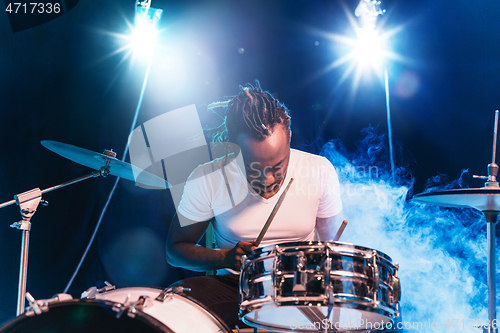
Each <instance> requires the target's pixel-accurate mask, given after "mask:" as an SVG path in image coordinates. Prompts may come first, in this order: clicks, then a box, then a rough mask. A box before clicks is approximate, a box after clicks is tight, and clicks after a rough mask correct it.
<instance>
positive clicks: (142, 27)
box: [131, 0, 163, 57]
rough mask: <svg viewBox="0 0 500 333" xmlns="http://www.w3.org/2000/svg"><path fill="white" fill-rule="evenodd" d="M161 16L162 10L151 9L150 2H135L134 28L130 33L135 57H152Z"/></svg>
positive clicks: (144, 0) (148, 0)
mask: <svg viewBox="0 0 500 333" xmlns="http://www.w3.org/2000/svg"><path fill="white" fill-rule="evenodd" d="M162 14H163V10H162V9H157V8H151V0H142V1H141V0H138V1H137V3H136V6H135V22H134V28H133V29H132V33H131V44H132V45H131V47H132V48H133V50H134V53H135V54H136V55H139V56H143V57H151V56H152V54H153V51H154V49H155V46H156V39H157V37H158V28H159V25H160V20H161V16H162Z"/></svg>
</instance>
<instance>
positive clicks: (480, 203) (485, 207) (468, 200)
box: [412, 187, 500, 211]
mask: <svg viewBox="0 0 500 333" xmlns="http://www.w3.org/2000/svg"><path fill="white" fill-rule="evenodd" d="M412 201H415V202H418V203H427V204H435V205H439V206H447V207H470V208H476V209H479V210H481V211H500V187H482V188H464V189H458V190H447V191H439V192H429V193H421V194H417V195H416V196H414V197H413V199H412Z"/></svg>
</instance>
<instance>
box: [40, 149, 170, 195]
mask: <svg viewBox="0 0 500 333" xmlns="http://www.w3.org/2000/svg"><path fill="white" fill-rule="evenodd" d="M41 143H42V145H43V146H44V147H45V148H47V149H49V150H51V151H53V152H54V153H56V154H58V155H61V156H62V157H64V158H67V159H69V160H71V161H73V162H76V163H78V164H81V165H84V166H86V167H89V168H92V169H94V170H100V169H101V168H102V167H103V166H105V165H106V161H107V160H109V174H111V175H113V176H117V177H120V178H125V179H128V180H131V181H133V182H137V183H140V184H143V185H147V186H152V187H155V188H170V187H171V185H170V184H169V183H168V182H167V181H166V180H164V179H163V178H160V177H158V176H155V175H153V174H151V173H149V172H147V171H144V170H142V169H141V168H138V167H136V166H134V165H132V164H129V163H126V162H123V161H120V160H118V159H116V158H114V157H110V156H107V155H104V154H100V153H96V152H93V151H90V150H87V149H84V148H80V147H76V146H72V145H69V144H66V143H61V142H57V141H50V140H44V141H42V142H41ZM136 178H137V179H136Z"/></svg>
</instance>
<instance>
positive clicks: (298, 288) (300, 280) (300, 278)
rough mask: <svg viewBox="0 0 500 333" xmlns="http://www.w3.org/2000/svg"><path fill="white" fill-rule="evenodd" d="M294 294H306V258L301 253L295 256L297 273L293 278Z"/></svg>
mask: <svg viewBox="0 0 500 333" xmlns="http://www.w3.org/2000/svg"><path fill="white" fill-rule="evenodd" d="M292 290H293V291H294V292H306V290H307V258H306V256H305V254H304V252H303V251H299V252H298V254H297V271H296V272H295V274H294V277H293V288H292Z"/></svg>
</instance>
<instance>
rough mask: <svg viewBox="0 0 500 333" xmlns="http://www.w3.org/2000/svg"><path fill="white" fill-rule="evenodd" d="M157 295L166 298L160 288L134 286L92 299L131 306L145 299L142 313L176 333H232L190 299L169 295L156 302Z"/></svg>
mask: <svg viewBox="0 0 500 333" xmlns="http://www.w3.org/2000/svg"><path fill="white" fill-rule="evenodd" d="M160 295H162V296H165V295H163V291H162V290H161V289H154V288H143V287H133V288H119V289H114V290H110V291H107V292H104V293H98V294H96V295H95V299H96V300H103V301H113V302H115V303H120V304H132V303H134V302H137V300H139V299H140V298H141V297H144V298H146V302H145V304H144V307H143V309H142V312H144V313H145V314H146V315H148V316H149V317H152V318H156V319H157V320H159V321H160V322H161V323H163V324H165V325H166V326H167V327H168V328H169V329H171V330H172V332H175V333H218V332H221V333H228V332H231V330H230V329H229V328H228V327H227V325H226V324H225V323H224V322H223V321H222V320H221V319H219V318H218V317H217V316H216V315H215V314H212V313H211V312H209V311H208V309H206V308H205V307H204V306H203V305H201V304H200V303H198V302H196V301H195V300H193V299H192V298H189V297H187V296H185V295H183V294H178V293H168V294H166V296H165V298H164V300H162V301H159V300H157V298H158V296H160Z"/></svg>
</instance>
